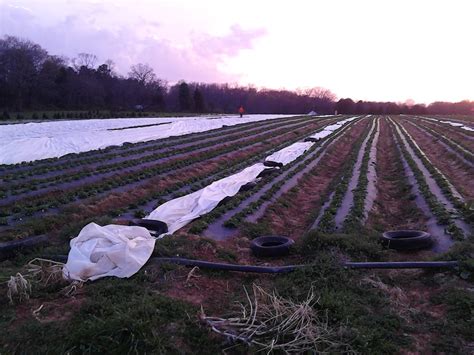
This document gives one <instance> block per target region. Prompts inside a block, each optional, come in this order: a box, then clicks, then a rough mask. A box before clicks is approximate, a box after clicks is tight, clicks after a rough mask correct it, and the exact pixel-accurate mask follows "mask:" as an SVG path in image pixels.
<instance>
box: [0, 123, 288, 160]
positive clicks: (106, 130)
mask: <svg viewBox="0 0 474 355" xmlns="http://www.w3.org/2000/svg"><path fill="white" fill-rule="evenodd" d="M290 116H291V115H245V116H244V117H242V118H241V117H238V116H236V115H232V116H230V115H229V116H207V117H204V116H200V117H163V118H133V119H102V120H96V119H94V120H76V121H51V122H40V123H25V124H10V125H0V164H16V163H21V162H28V161H34V160H39V159H46V158H55V157H61V156H63V155H66V154H70V153H81V152H87V151H90V150H95V149H103V148H106V147H109V146H113V145H122V144H123V143H125V142H129V143H137V142H145V141H150V140H155V139H161V138H168V137H171V136H180V135H185V134H189V133H197V132H204V131H208V130H212V129H218V128H221V127H223V126H233V125H237V124H241V123H248V122H257V121H263V120H269V119H275V118H281V117H290ZM161 123H164V124H161ZM150 124H160V125H157V126H149V127H137V128H128V129H124V130H111V129H116V128H125V127H134V126H139V125H150Z"/></svg>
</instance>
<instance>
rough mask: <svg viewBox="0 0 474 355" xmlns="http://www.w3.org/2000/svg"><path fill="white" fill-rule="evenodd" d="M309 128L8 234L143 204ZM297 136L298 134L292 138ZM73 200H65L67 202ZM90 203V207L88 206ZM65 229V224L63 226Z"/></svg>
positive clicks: (35, 221) (39, 230)
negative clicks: (269, 144) (271, 143)
mask: <svg viewBox="0 0 474 355" xmlns="http://www.w3.org/2000/svg"><path fill="white" fill-rule="evenodd" d="M307 134H308V132H306V131H305V132H300V134H298V135H295V134H294V132H292V133H289V134H288V135H286V136H284V137H280V138H279V139H278V140H277V142H275V144H274V145H273V146H272V147H273V149H272V147H268V146H267V145H264V146H263V147H262V146H261V147H260V148H261V149H258V148H257V149H254V150H252V151H249V152H244V153H243V152H241V151H237V152H235V153H234V154H233V155H232V156H230V157H220V158H218V159H217V160H216V159H214V160H215V161H214V162H213V161H204V162H202V163H201V164H200V166H197V167H189V166H186V167H184V168H182V169H179V170H177V171H174V172H172V173H170V174H169V175H168V176H166V177H154V178H152V179H150V180H149V181H148V182H147V184H144V185H141V186H140V189H137V188H135V189H131V190H129V191H127V192H122V193H120V194H109V196H107V197H106V198H99V197H95V198H93V199H92V200H90V201H89V202H88V203H87V204H84V203H82V204H77V203H72V204H70V206H69V207H68V206H65V208H63V209H62V210H61V211H60V215H42V216H41V217H40V218H36V219H34V218H33V219H30V218H29V219H27V221H26V222H25V223H23V224H22V226H20V228H16V229H15V230H12V231H10V233H8V236H7V237H8V238H10V239H11V238H17V237H23V236H26V235H29V234H41V233H44V232H45V231H51V230H53V231H54V230H55V229H57V228H58V226H61V227H63V226H62V224H63V223H65V222H66V221H68V223H69V224H71V223H72V222H73V221H77V223H80V222H79V220H80V221H85V220H87V218H92V217H97V218H99V217H100V216H103V215H104V213H105V214H107V213H108V212H109V211H110V210H117V209H121V208H124V207H127V206H130V207H133V208H135V207H136V204H143V203H146V202H147V201H150V200H152V199H159V198H161V197H162V195H163V194H169V193H172V192H173V191H177V190H179V189H181V188H183V187H184V186H186V185H188V184H192V183H194V182H197V180H198V179H199V178H200V177H201V178H206V177H208V176H209V175H211V174H217V173H218V172H219V171H221V172H222V171H228V169H229V168H232V167H233V166H236V164H238V163H239V162H244V161H249V160H252V159H255V158H256V157H258V154H261V156H263V155H264V154H268V152H269V151H273V150H276V149H281V148H282V147H284V146H287V145H288V144H291V143H292V142H294V141H297V140H299V139H301V138H303V137H305V136H307ZM291 137H294V138H291ZM66 197H67V196H66ZM67 202H69V201H65V203H67ZM88 206H90V207H88ZM61 229H64V228H61Z"/></svg>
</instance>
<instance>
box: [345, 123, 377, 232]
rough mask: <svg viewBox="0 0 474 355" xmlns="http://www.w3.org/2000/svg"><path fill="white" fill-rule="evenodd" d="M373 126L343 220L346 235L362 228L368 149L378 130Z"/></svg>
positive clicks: (367, 181) (368, 158)
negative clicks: (351, 200) (349, 204)
mask: <svg viewBox="0 0 474 355" xmlns="http://www.w3.org/2000/svg"><path fill="white" fill-rule="evenodd" d="M374 124H376V125H377V127H376V128H375V129H374V130H373V132H372V134H371V135H370V138H369V140H368V141H367V144H366V146H365V151H364V156H363V158H362V164H361V166H360V173H359V180H358V182H357V187H356V188H355V190H354V191H353V204H352V207H351V209H350V211H349V214H348V215H347V217H346V219H345V220H344V225H343V231H344V232H346V233H353V232H356V231H358V230H360V229H361V228H362V221H363V219H364V207H365V200H366V196H367V186H368V183H369V180H368V176H367V174H368V170H369V160H370V148H371V146H372V144H373V142H374V139H375V135H376V134H377V131H378V129H379V123H378V122H374Z"/></svg>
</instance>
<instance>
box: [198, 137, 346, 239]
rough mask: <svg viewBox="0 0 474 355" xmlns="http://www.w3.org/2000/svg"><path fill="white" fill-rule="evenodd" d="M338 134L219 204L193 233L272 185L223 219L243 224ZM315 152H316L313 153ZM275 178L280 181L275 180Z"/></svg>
mask: <svg viewBox="0 0 474 355" xmlns="http://www.w3.org/2000/svg"><path fill="white" fill-rule="evenodd" d="M342 131H343V130H341V132H340V133H342ZM338 133H339V132H338ZM337 135H338V134H334V135H331V136H329V137H328V138H325V139H323V140H321V141H319V142H317V143H316V144H314V145H313V146H312V147H311V148H310V149H309V150H308V151H306V152H305V153H304V154H303V155H301V156H300V157H298V158H297V159H295V160H294V161H292V162H291V163H290V164H287V165H285V166H284V167H283V168H281V169H279V171H278V175H279V176H278V177H277V178H276V179H275V175H272V176H271V179H268V178H266V179H263V180H262V181H261V182H259V184H258V185H257V186H255V187H254V188H252V189H251V190H250V191H247V192H245V193H239V194H238V195H237V196H235V197H233V198H232V199H230V200H228V201H226V202H225V203H223V204H221V205H219V206H218V207H217V208H216V209H214V210H213V211H212V212H210V213H208V214H206V215H205V216H203V217H201V218H200V219H199V220H198V221H196V222H194V223H193V224H192V226H191V228H190V230H189V231H190V232H191V233H200V232H202V231H204V230H205V229H206V228H207V227H208V226H209V225H210V224H211V223H213V222H215V221H216V220H217V219H218V218H220V217H222V216H223V215H224V214H225V213H226V212H228V211H232V210H234V209H236V208H237V207H239V206H240V205H241V204H242V203H245V201H246V200H247V199H249V198H252V196H253V195H256V194H257V193H258V192H259V191H261V190H263V189H265V188H268V187H269V186H271V188H269V189H267V190H266V192H265V193H263V194H262V195H261V196H260V198H258V199H257V200H256V201H253V202H251V203H250V204H249V205H248V206H247V207H245V208H244V209H242V210H241V211H240V212H238V213H236V214H234V215H233V216H232V217H230V218H229V219H228V220H225V221H223V225H224V226H225V227H227V228H236V227H237V226H239V225H241V223H242V220H243V218H244V217H245V216H246V215H248V214H250V213H252V212H254V211H255V210H256V209H257V208H258V207H260V206H261V205H262V204H263V203H264V202H265V201H269V200H270V198H271V197H272V195H273V194H275V193H276V192H277V191H278V190H279V189H280V188H281V187H282V186H283V184H284V183H285V181H288V180H289V179H291V178H292V177H294V176H295V175H296V174H297V173H299V172H301V171H302V170H303V169H305V168H306V167H307V166H308V165H309V164H310V162H311V161H314V159H316V158H317V157H318V156H319V155H320V154H321V153H322V150H323V149H324V148H326V147H327V146H328V144H330V142H332V141H333V140H334V139H335V138H336V136H337ZM318 147H321V149H320V150H318V151H317V152H315V150H317V149H318ZM314 152H315V154H313V153H314ZM275 180H279V181H278V182H275Z"/></svg>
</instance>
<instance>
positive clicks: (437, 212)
mask: <svg viewBox="0 0 474 355" xmlns="http://www.w3.org/2000/svg"><path fill="white" fill-rule="evenodd" d="M391 122H392V124H393V125H395V127H396V128H398V126H396V123H395V122H393V121H391ZM395 131H396V132H395V137H396V141H397V142H396V143H397V147H398V148H399V150H400V151H401V153H402V155H403V157H404V159H405V161H406V162H407V163H408V165H409V167H410V169H411V170H412V172H413V175H414V176H415V179H416V181H417V184H418V189H419V190H420V192H421V194H422V195H423V197H424V198H425V200H426V202H427V203H428V206H429V207H430V210H431V212H432V213H433V215H434V216H435V217H436V220H437V221H438V224H440V225H445V226H446V228H445V229H446V232H447V233H448V234H449V235H451V236H452V237H453V238H454V239H456V240H464V233H463V231H462V230H461V229H460V228H459V227H458V226H456V224H455V223H454V221H453V219H452V217H451V215H450V213H449V212H448V211H447V210H446V208H445V207H444V206H443V204H442V203H440V202H439V201H438V199H437V198H436V196H435V195H434V194H433V193H432V192H431V190H430V188H429V186H428V184H427V183H426V180H425V178H424V176H423V173H422V172H421V170H420V169H419V168H418V166H417V165H416V162H415V161H414V160H413V158H412V157H411V156H410V153H408V150H407V149H406V147H405V146H404V145H403V143H402V142H401V140H402V137H401V134H402V133H401V132H400V131H398V130H395Z"/></svg>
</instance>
